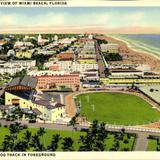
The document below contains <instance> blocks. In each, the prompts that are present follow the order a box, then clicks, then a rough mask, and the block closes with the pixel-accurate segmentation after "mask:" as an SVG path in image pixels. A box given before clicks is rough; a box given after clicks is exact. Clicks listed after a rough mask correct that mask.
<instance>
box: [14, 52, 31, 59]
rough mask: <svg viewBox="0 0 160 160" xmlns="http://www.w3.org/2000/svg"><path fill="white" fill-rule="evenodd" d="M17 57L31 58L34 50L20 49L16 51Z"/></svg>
mask: <svg viewBox="0 0 160 160" xmlns="http://www.w3.org/2000/svg"><path fill="white" fill-rule="evenodd" d="M16 57H17V58H31V57H32V52H29V51H25V52H24V51H19V52H16Z"/></svg>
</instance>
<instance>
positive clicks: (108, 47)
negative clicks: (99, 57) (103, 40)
mask: <svg viewBox="0 0 160 160" xmlns="http://www.w3.org/2000/svg"><path fill="white" fill-rule="evenodd" d="M100 47H101V51H102V52H108V53H118V52H119V45H118V44H116V43H108V44H101V46H100Z"/></svg>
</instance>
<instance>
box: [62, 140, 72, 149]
mask: <svg viewBox="0 0 160 160" xmlns="http://www.w3.org/2000/svg"><path fill="white" fill-rule="evenodd" d="M62 144H63V146H62V149H63V151H73V146H72V145H73V140H72V138H71V137H65V138H63V142H62Z"/></svg>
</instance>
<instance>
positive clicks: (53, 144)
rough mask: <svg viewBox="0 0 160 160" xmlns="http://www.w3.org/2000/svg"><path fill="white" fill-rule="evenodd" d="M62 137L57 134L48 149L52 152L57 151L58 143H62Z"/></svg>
mask: <svg viewBox="0 0 160 160" xmlns="http://www.w3.org/2000/svg"><path fill="white" fill-rule="evenodd" d="M60 139H61V136H60V135H59V134H55V135H53V137H52V141H51V145H50V146H49V147H48V148H49V150H51V151H56V150H57V148H58V142H59V141H60Z"/></svg>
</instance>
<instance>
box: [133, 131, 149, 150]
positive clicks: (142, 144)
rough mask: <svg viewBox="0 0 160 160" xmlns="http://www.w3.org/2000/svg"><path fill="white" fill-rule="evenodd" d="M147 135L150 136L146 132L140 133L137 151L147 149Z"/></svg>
mask: <svg viewBox="0 0 160 160" xmlns="http://www.w3.org/2000/svg"><path fill="white" fill-rule="evenodd" d="M147 137H148V134H146V133H139V134H138V137H137V142H136V147H135V151H145V150H146V149H147V145H148V140H147Z"/></svg>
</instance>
